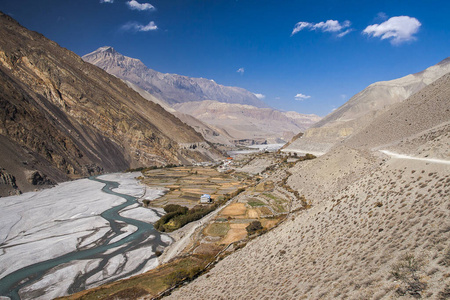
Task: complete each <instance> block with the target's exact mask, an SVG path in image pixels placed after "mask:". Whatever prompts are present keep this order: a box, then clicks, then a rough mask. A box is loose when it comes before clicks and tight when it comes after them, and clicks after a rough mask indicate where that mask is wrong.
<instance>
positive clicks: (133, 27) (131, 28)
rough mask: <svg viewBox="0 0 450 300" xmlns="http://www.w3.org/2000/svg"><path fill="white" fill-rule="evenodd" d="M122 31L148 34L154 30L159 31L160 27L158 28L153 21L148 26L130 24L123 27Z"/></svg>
mask: <svg viewBox="0 0 450 300" xmlns="http://www.w3.org/2000/svg"><path fill="white" fill-rule="evenodd" d="M121 29H122V30H124V31H134V32H137V31H143V32H147V31H152V30H157V29H158V26H156V24H155V22H153V21H151V22H150V23H148V24H147V25H141V24H139V23H137V22H129V23H127V24H125V25H123V26H122V27H121Z"/></svg>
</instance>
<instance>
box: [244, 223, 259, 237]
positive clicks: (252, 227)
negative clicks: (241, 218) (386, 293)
mask: <svg viewBox="0 0 450 300" xmlns="http://www.w3.org/2000/svg"><path fill="white" fill-rule="evenodd" d="M261 229H263V227H262V225H261V222H260V221H253V222H251V223H250V224H249V225H248V226H247V227H245V230H247V233H248V234H252V233H255V232H257V231H259V230H261Z"/></svg>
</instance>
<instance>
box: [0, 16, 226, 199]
mask: <svg viewBox="0 0 450 300" xmlns="http://www.w3.org/2000/svg"><path fill="white" fill-rule="evenodd" d="M0 22H1V26H0V37H1V38H0V77H1V84H0V106H1V110H0V114H1V124H0V139H1V141H2V142H1V144H0V147H1V152H2V156H1V158H0V167H1V168H2V169H1V174H2V175H1V178H2V179H1V183H0V186H1V190H2V194H3V195H7V194H10V193H18V192H19V191H28V190H30V189H34V188H37V187H39V186H40V185H48V184H52V183H55V182H61V181H64V180H68V179H70V178H77V177H80V176H87V175H93V174H99V173H102V172H113V171H120V170H125V169H127V168H130V167H138V166H143V165H164V164H168V163H175V164H180V163H190V162H193V161H205V160H211V159H213V158H217V157H220V153H219V152H217V150H215V149H214V148H212V147H211V146H210V145H209V144H208V143H207V142H206V141H205V140H204V139H203V137H202V136H201V135H200V134H198V133H197V132H195V131H194V130H193V129H192V128H191V127H189V126H186V125H185V124H184V123H183V122H181V121H180V120H179V119H177V118H176V117H174V116H173V115H172V114H170V113H168V112H167V111H166V110H164V109H163V108H162V107H161V106H159V105H157V104H155V103H153V102H150V101H148V100H145V99H144V98H142V97H141V96H140V95H139V94H138V93H136V92H135V91H134V90H133V89H131V88H129V87H128V86H127V85H126V84H125V83H124V82H123V81H122V80H120V79H118V78H116V77H114V76H111V75H109V74H108V73H106V72H105V71H103V70H101V69H100V68H97V67H95V66H93V65H91V64H89V63H86V62H84V61H83V60H82V59H81V58H80V57H78V56H77V55H75V54H74V53H72V52H70V51H68V50H66V49H63V48H61V47H59V46H58V45H57V44H56V43H54V42H52V41H50V40H48V39H46V38H45V37H44V36H42V35H41V34H38V33H36V32H32V31H29V30H27V29H26V28H24V27H22V26H20V24H18V23H17V22H16V21H15V20H13V19H12V18H10V17H9V16H7V15H5V14H3V13H2V14H1V15H0ZM194 148H195V150H194Z"/></svg>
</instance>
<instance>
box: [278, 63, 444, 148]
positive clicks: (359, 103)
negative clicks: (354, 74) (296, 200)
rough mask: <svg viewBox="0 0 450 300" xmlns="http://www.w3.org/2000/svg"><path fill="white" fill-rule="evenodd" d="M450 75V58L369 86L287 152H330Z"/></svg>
mask: <svg viewBox="0 0 450 300" xmlns="http://www.w3.org/2000/svg"><path fill="white" fill-rule="evenodd" d="M448 72H450V58H447V59H444V60H443V61H441V62H440V63H438V64H436V65H434V66H431V67H429V68H427V69H426V70H424V71H421V72H419V73H416V74H411V75H407V76H405V77H402V78H399V79H395V80H390V81H380V82H376V83H373V84H371V85H369V86H368V87H367V88H365V89H364V90H363V91H361V92H359V93H358V94H356V95H355V96H353V97H352V98H351V99H350V100H349V101H347V102H346V103H345V104H344V105H342V106H341V107H339V108H338V109H336V110H335V111H334V112H332V113H330V114H329V115H327V116H326V117H324V118H323V119H322V120H320V121H319V122H317V123H316V124H314V125H313V126H312V128H310V129H308V130H307V131H306V132H305V134H304V135H303V136H302V138H299V139H297V140H295V141H292V142H291V144H290V145H289V146H288V147H287V148H286V151H289V150H290V151H298V152H315V153H317V154H321V153H324V152H327V151H328V150H329V149H330V148H331V147H332V146H333V145H336V144H337V143H339V142H340V141H343V140H345V139H347V138H348V137H350V136H351V135H353V134H356V133H358V132H359V131H360V130H362V129H364V128H365V126H367V125H368V124H370V123H371V122H372V121H373V120H374V119H375V118H376V117H377V116H379V115H380V114H382V113H383V112H385V111H386V110H388V109H390V108H391V107H392V106H393V105H395V104H397V103H400V102H402V101H404V100H405V99H407V98H408V97H410V96H412V95H413V94H415V93H417V92H418V91H420V90H422V89H423V88H424V87H426V86H428V85H429V84H431V83H432V82H434V81H435V80H437V79H438V78H440V77H441V76H443V75H445V74H447V73H448Z"/></svg>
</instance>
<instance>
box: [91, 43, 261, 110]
mask: <svg viewBox="0 0 450 300" xmlns="http://www.w3.org/2000/svg"><path fill="white" fill-rule="evenodd" d="M82 58H83V59H84V60H85V61H87V62H89V63H92V64H95V65H97V66H98V67H100V68H102V69H104V70H105V71H107V72H108V73H110V74H113V75H115V76H117V77H120V78H122V79H126V80H128V81H130V82H131V83H133V84H136V85H138V86H139V87H141V88H143V89H144V90H146V91H148V92H150V93H152V94H153V95H155V96H157V97H158V98H160V99H163V100H164V101H166V102H167V103H168V104H170V105H173V104H175V103H182V102H189V101H201V100H217V101H219V102H225V103H239V104H250V105H253V106H256V107H268V105H267V104H266V103H264V102H263V101H261V100H260V99H258V98H257V97H256V96H255V95H254V94H253V93H251V92H249V91H247V90H245V89H243V88H239V87H229V86H224V85H221V84H217V83H216V82H215V81H213V80H210V79H205V78H192V77H188V76H184V75H178V74H170V73H160V72H158V71H155V70H153V69H150V68H148V67H147V66H146V65H145V64H144V63H143V62H142V61H140V60H139V59H136V58H131V57H128V56H125V55H122V54H120V53H119V52H117V51H116V50H115V49H114V48H113V47H111V46H103V47H100V48H98V49H97V50H95V51H93V52H91V53H88V54H86V55H84V56H83V57H82ZM131 69H132V70H133V72H131V71H130V70H131Z"/></svg>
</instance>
